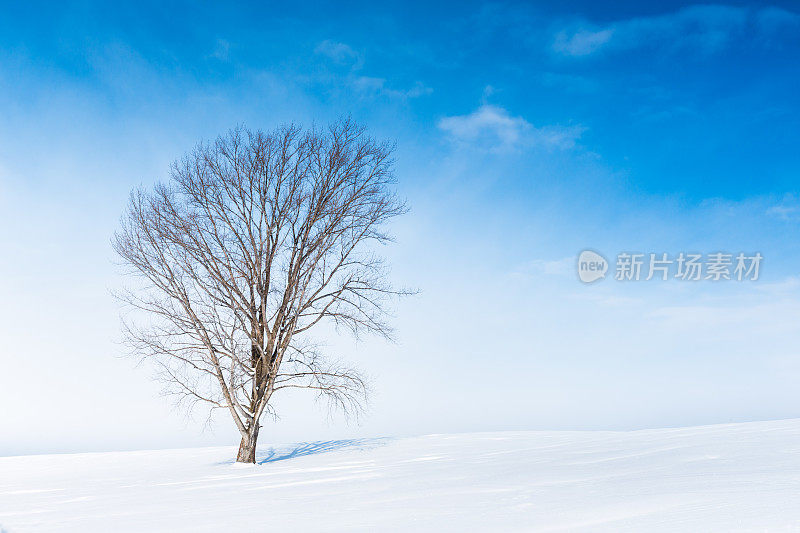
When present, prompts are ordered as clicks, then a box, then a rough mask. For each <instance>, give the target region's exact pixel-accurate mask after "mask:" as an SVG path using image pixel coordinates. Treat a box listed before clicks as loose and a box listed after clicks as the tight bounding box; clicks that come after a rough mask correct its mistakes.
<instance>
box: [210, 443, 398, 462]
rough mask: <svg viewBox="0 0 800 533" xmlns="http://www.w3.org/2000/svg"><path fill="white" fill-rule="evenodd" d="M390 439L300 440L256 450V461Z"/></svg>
mask: <svg viewBox="0 0 800 533" xmlns="http://www.w3.org/2000/svg"><path fill="white" fill-rule="evenodd" d="M390 440H391V438H390V437H380V438H375V439H342V440H324V441H316V442H301V443H298V444H290V445H287V446H280V447H277V448H266V449H264V450H257V451H256V463H258V464H260V465H263V464H266V463H275V462H277V461H285V460H287V459H294V458H296V457H303V456H306V455H317V454H320V453H328V452H335V451H339V450H369V449H372V448H376V447H378V446H383V445H385V444H386V443H388V442H389V441H390ZM234 463H235V461H234V460H230V461H222V462H221V463H217V464H234Z"/></svg>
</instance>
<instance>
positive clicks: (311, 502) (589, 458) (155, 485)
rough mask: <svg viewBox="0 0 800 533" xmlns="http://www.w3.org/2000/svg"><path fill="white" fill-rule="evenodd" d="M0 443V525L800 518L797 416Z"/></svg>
mask: <svg viewBox="0 0 800 533" xmlns="http://www.w3.org/2000/svg"><path fill="white" fill-rule="evenodd" d="M233 453H234V450H233V449H231V448H202V449H185V450H167V451H142V452H119V453H90V454H75V455H47V456H25V457H6V458H0V530H3V529H4V530H5V531H7V532H10V533H18V532H25V531H80V532H87V531H102V532H108V531H112V532H114V533H119V532H123V531H148V532H152V531H170V532H173V531H192V532H200V531H214V532H221V531H395V530H398V531H561V530H570V531H572V530H587V531H661V530H663V531H800V420H789V421H776V422H755V423H748V424H728V425H718V426H706V427H694V428H680V429H659V430H647V431H632V432H539V431H531V432H504V433H477V434H463V435H429V436H424V437H417V438H404V439H374V440H359V441H332V442H324V443H311V444H302V445H296V446H288V447H281V448H276V449H265V450H264V451H262V453H261V454H260V458H261V460H262V463H261V464H259V465H248V466H242V465H235V464H232V462H231V457H232V455H233Z"/></svg>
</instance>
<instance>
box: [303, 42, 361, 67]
mask: <svg viewBox="0 0 800 533" xmlns="http://www.w3.org/2000/svg"><path fill="white" fill-rule="evenodd" d="M314 53H316V54H319V55H323V56H325V57H327V58H328V59H331V60H332V61H333V62H335V63H338V64H340V65H352V66H354V67H358V66H360V65H361V63H362V61H363V60H362V57H361V54H359V53H358V52H356V51H355V50H354V49H353V48H352V47H351V46H349V45H347V44H344V43H339V42H336V41H331V40H325V41H322V42H321V43H319V44H318V45H317V47H316V48H315V49H314Z"/></svg>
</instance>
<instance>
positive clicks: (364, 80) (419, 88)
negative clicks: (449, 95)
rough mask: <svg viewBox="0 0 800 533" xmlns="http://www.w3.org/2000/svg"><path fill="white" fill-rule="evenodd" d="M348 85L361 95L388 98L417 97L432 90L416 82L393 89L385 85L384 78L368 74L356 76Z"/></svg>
mask: <svg viewBox="0 0 800 533" xmlns="http://www.w3.org/2000/svg"><path fill="white" fill-rule="evenodd" d="M349 83H350V86H351V87H353V89H355V91H356V92H357V93H359V94H361V96H373V97H374V96H388V97H390V98H401V99H407V98H418V97H420V96H426V95H428V94H431V93H432V92H433V89H431V88H430V87H428V86H426V85H425V84H423V83H422V82H421V81H418V82H416V83H415V84H414V85H413V86H412V87H411V88H410V89H394V88H390V87H388V86H387V85H386V78H374V77H370V76H358V77H356V78H353V79H351V80H350V82H349Z"/></svg>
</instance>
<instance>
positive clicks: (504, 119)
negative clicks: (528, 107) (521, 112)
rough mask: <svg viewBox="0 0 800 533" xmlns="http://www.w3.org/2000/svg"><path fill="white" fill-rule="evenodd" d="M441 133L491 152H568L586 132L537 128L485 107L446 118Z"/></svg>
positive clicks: (441, 125) (500, 110) (552, 127)
mask: <svg viewBox="0 0 800 533" xmlns="http://www.w3.org/2000/svg"><path fill="white" fill-rule="evenodd" d="M438 126H439V129H441V130H443V131H445V132H447V133H448V134H449V135H450V136H451V138H452V139H454V140H455V141H458V142H465V143H474V144H478V145H482V146H483V147H484V148H486V149H489V150H513V149H518V148H524V147H531V146H539V147H544V148H550V149H553V148H556V149H562V150H563V149H568V148H572V147H574V146H575V144H576V142H577V141H578V139H579V138H580V136H581V134H582V133H583V131H584V130H585V128H584V127H582V126H543V127H536V126H534V125H533V124H531V123H530V122H528V121H527V120H525V119H524V118H522V117H515V116H512V115H511V114H510V113H509V112H508V111H507V110H505V109H504V108H502V107H499V106H495V105H490V104H484V105H482V106H481V107H479V108H478V109H476V110H475V111H473V112H472V113H470V114H468V115H457V116H451V117H444V118H442V119H440V120H439V123H438Z"/></svg>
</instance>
